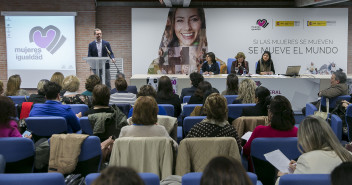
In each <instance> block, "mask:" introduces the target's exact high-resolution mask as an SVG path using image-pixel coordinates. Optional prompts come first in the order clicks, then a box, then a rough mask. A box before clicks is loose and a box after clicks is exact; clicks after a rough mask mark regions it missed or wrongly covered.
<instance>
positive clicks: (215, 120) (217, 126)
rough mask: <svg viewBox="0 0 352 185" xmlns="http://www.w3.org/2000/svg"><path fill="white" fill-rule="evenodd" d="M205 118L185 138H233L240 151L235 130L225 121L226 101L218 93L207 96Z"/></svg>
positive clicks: (226, 112)
mask: <svg viewBox="0 0 352 185" xmlns="http://www.w3.org/2000/svg"><path fill="white" fill-rule="evenodd" d="M204 109H205V110H204V111H205V113H206V115H207V117H206V118H205V119H204V120H202V121H201V122H200V123H197V124H196V125H194V126H193V128H192V129H191V130H190V131H189V133H188V134H187V136H186V138H192V137H234V138H235V139H236V140H237V144H238V148H239V151H241V149H242V147H241V140H240V138H239V137H238V134H237V131H236V129H235V128H234V127H233V126H232V125H230V124H229V122H228V121H227V114H228V108H227V100H226V98H225V97H223V96H222V95H220V94H219V93H213V94H211V95H209V96H208V98H207V99H206V100H205V103H204Z"/></svg>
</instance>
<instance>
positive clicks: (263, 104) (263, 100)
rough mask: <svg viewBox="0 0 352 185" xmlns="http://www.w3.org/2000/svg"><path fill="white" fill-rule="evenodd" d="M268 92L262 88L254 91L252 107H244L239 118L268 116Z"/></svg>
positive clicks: (269, 98)
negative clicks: (253, 104)
mask: <svg viewBox="0 0 352 185" xmlns="http://www.w3.org/2000/svg"><path fill="white" fill-rule="evenodd" d="M270 100H271V96H270V91H269V90H268V89H267V88H266V87H263V86H259V87H257V89H255V103H256V105H255V106H254V107H244V108H243V110H242V115H241V116H268V107H267V106H268V105H269V104H270Z"/></svg>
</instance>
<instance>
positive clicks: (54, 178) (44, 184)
mask: <svg viewBox="0 0 352 185" xmlns="http://www.w3.org/2000/svg"><path fill="white" fill-rule="evenodd" d="M0 184H4V185H5V184H6V185H24V184H25V185H66V183H65V178H64V176H63V175H62V174H61V173H23V174H0Z"/></svg>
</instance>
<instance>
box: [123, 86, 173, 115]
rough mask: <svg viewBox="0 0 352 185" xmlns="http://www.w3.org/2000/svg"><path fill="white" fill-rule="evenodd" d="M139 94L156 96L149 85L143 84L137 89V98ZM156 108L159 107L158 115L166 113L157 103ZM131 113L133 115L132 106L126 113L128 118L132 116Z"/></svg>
mask: <svg viewBox="0 0 352 185" xmlns="http://www.w3.org/2000/svg"><path fill="white" fill-rule="evenodd" d="M141 96H150V97H153V98H154V99H155V98H156V91H155V89H154V88H153V87H152V86H151V85H143V86H142V87H141V88H140V89H139V92H138V94H137V98H139V97H141ZM158 108H159V112H158V115H167V113H166V110H165V109H164V107H162V106H159V105H158ZM132 115H133V107H132V108H131V109H130V111H129V113H128V118H130V117H132Z"/></svg>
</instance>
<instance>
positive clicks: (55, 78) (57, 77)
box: [50, 72, 66, 97]
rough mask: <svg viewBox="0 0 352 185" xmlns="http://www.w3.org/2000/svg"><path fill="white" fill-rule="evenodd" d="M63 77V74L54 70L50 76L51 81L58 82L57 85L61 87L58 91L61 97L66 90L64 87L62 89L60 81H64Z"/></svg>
mask: <svg viewBox="0 0 352 185" xmlns="http://www.w3.org/2000/svg"><path fill="white" fill-rule="evenodd" d="M64 78H65V77H64V75H63V74H62V73H61V72H55V73H54V74H53V75H52V76H51V78H50V81H51V82H55V83H57V84H59V86H60V87H61V92H60V96H61V97H62V96H63V95H64V94H65V92H66V91H65V90H64V89H62V87H63V85H62V82H63V81H64Z"/></svg>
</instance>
